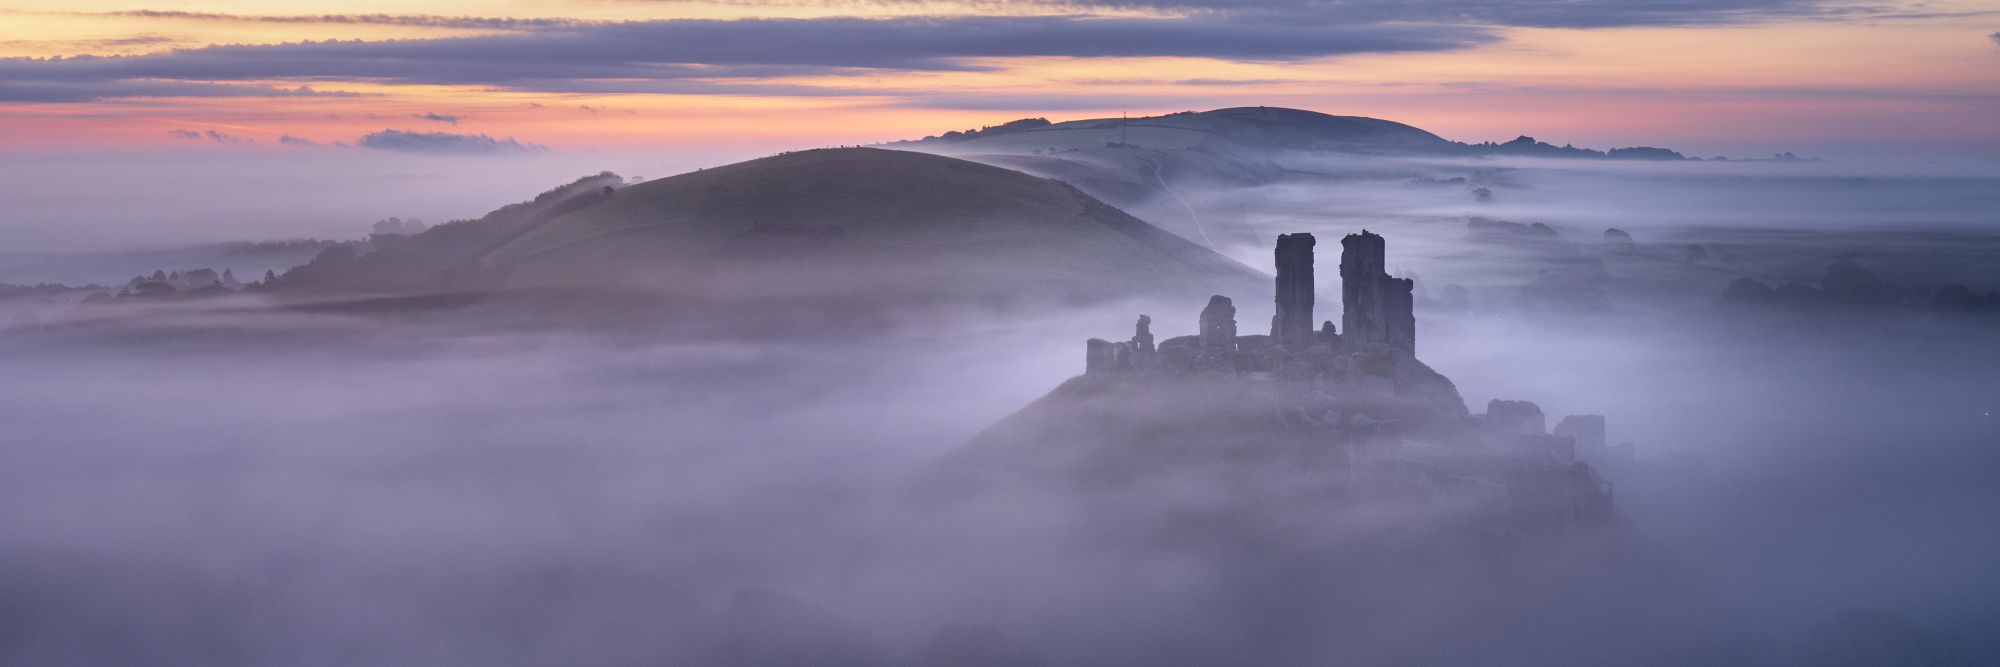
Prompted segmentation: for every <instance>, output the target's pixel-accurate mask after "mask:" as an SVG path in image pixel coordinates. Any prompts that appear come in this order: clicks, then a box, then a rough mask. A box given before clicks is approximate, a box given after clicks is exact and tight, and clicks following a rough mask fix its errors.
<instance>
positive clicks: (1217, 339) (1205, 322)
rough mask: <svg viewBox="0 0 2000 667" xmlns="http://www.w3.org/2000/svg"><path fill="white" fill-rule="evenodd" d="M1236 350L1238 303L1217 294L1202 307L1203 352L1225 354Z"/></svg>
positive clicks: (1209, 298)
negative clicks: (1205, 306) (1206, 305)
mask: <svg viewBox="0 0 2000 667" xmlns="http://www.w3.org/2000/svg"><path fill="white" fill-rule="evenodd" d="M1235 351H1236V304H1235V302H1232V301H1230V300H1229V297H1226V296H1222V295H1220V294H1217V295H1215V296H1211V297H1208V307H1207V308H1203V309H1201V352H1202V354H1207V355H1224V354H1229V353H1231V352H1235Z"/></svg>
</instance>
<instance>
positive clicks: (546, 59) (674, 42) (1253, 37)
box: [0, 16, 1497, 101]
mask: <svg viewBox="0 0 2000 667" xmlns="http://www.w3.org/2000/svg"><path fill="white" fill-rule="evenodd" d="M1495 39H1497V37H1496V36H1495V35H1494V34H1493V33H1492V31H1491V30H1489V29H1487V28H1481V27H1467V26H1452V25H1422V24H1377V25H1347V24H1331V23H1299V22H1289V21H1267V20H1260V19H1237V18H1218V17H1210V18H1097V17H1087V16H1024V17H993V16H965V17H947V18H935V17H909V18H896V19H858V18H830V19H749V20H671V21H651V22H636V23H612V24H591V25H580V26H568V27H563V28H558V29H547V30H536V31H530V32H520V33H505V34H496V35H484V36H476V37H459V38H448V39H419V40H396V41H375V42H364V41H326V42H303V43H295V44H274V45H227V46H210V47H204V48H198V49H187V50H180V51H171V52H165V53H158V54H147V55H136V56H114V57H95V56H85V57H75V58H62V59H45V60H43V59H9V60H0V89H5V88H6V87H9V86H13V87H20V88H19V90H18V91H17V92H16V93H15V94H14V95H12V96H11V99H13V100H14V101H34V97H35V96H34V95H33V94H32V91H33V90H36V89H35V88H32V87H25V86H28V84H40V85H44V86H46V85H51V84H62V85H79V84H91V85H97V86H101V87H106V88H115V87H117V86H137V85H140V84H145V85H154V86H157V85H159V82H200V83H216V82H241V81H351V80H367V81H380V82H390V83H418V84H446V85H451V84H458V85H487V86H495V87H503V88H509V87H521V88H528V89H542V90H546V89H550V88H559V87H561V86H562V85H563V83H564V82H589V81H619V82H632V81H668V80H681V81H716V80H724V79H737V80H741V79H759V78H770V77H774V76H787V75H805V74H826V73H840V72H848V71H858V70H904V71H909V70H922V71H950V70H981V69H986V68H989V67H991V66H992V65H991V63H989V62H987V61H988V60H990V59H1001V58H1017V57H1041V56H1047V57H1076V58H1104V57H1155V56H1168V57H1194V58H1214V59H1222V60H1236V61H1290V60H1302V59H1310V58H1318V57H1326V56H1335V55H1343V54H1353V53H1380V52H1401V51H1441V50H1450V49H1458V48H1465V47H1469V46H1474V45H1478V44H1483V43H1488V42H1491V41H1494V40H1495ZM114 84H115V85H114ZM551 84H553V85H551ZM99 96H100V97H117V96H121V95H120V94H118V93H117V91H115V90H104V91H100V93H99ZM56 97H59V98H60V99H49V100H45V101H74V100H75V99H76V97H77V93H74V92H72V93H68V94H64V95H59V96H56Z"/></svg>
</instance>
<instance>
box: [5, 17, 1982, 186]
mask: <svg viewBox="0 0 2000 667" xmlns="http://www.w3.org/2000/svg"><path fill="white" fill-rule="evenodd" d="M0 56H4V57H5V59H4V60H0V151H6V152H16V153H23V152H88V151H125V150H143V151H174V150H204V151H214V150H224V149H227V150H238V151H286V150H308V149H348V148H355V149H359V148H365V147H367V146H366V144H365V143H363V141H362V138H363V137H365V136H367V135H370V134H371V133H376V132H381V131H384V130H398V131H404V132H421V133H444V134H454V135H468V136H477V135H485V138H488V139H492V140H495V141H499V142H505V141H507V140H512V143H511V144H506V146H507V147H508V148H510V149H511V148H512V147H514V146H518V147H521V148H522V149H524V150H541V149H544V148H545V149H548V150H552V151H569V150H599V151H612V150H628V149H629V150H650V149H674V148H690V149H695V148H698V149H707V150H738V149H740V150H763V149H777V148H786V147H798V146H813V145H830V144H854V143H872V142H878V141H886V140H893V139H900V138H911V137H919V136H922V135H925V134H935V133H938V132H942V131H944V130H948V129H959V128H966V127H976V126H980V125H986V124H994V123H999V122H1002V121H1006V120H1009V119H1013V118H1019V117H1025V116H1045V117H1049V118H1052V119H1055V120H1063V119H1074V118H1084V117H1093V116H1106V115H1111V116H1115V115H1117V114H1119V113H1121V112H1130V113H1132V114H1134V115H1141V114H1154V113H1161V112H1171V111H1179V110H1186V109H1207V108H1216V107H1225V106H1240V105H1277V106H1293V107H1301V108H1309V109H1314V110H1319V111H1325V112H1328V113H1335V114H1344V115H1365V116H1374V117H1380V118H1388V119H1392V120H1397V121H1401V122H1406V123H1410V124H1413V125H1417V126H1419V127H1423V128H1425V129H1428V130H1431V131H1433V132H1436V133H1438V134H1441V135H1443V136H1445V137H1447V138H1450V139H1456V140H1461V141H1475V142H1476V141H1487V140H1496V141H1504V140H1506V139H1511V138H1513V137H1514V136H1515V135H1517V134H1531V135H1534V136H1536V137H1538V138H1541V139H1544V140H1548V141H1551V142H1554V143H1557V144H1563V143H1575V144H1577V145H1580V146H1593V147H1599V148H1603V147H1611V146H1627V145H1655V146H1670V147H1674V148H1679V149H1682V150H1684V151H1687V152H1688V153H1689V154H1691V155H1702V156H1707V155H1712V154H1732V155H1735V154H1746V155H1755V154H1762V153H1768V152H1769V151H1771V150H1777V149H1786V150H1797V151H1801V152H1806V151H1812V152H1816V153H1822V154H1825V153H1831V154H1841V153H1843V152H1845V153H1848V154H1853V153H1856V152H1866V151H1872V150H1900V151H1904V152H1918V153H1921V152H1926V151H1935V152H1943V153H1952V152H1958V153H1968V152H1972V153H1977V152H1980V151H1987V152H1990V151H1992V150H1994V149H1995V148H2000V2H1994V1H1991V0H1989V1H1983V2H1980V1H1966V0H1946V1H1939V2H1893V1H1885V2H1815V1H1810V0H1651V1H1648V2H1643V3H1635V2H1623V1H1613V0H1600V1H1591V0H1582V1H1570V2H1560V3H1556V2H1523V1H1519V0H1469V1H1465V2H1453V1H1449V0H1425V1H1419V2H1395V1H1388V0H1358V1H1348V2H1316V1H1312V0H1289V1H1287V0H1280V1H1274V2H1265V3H1223V2H1216V1H1214V0H1161V1H1157V2H1156V1H1149V0H1130V1H1127V0H1107V1H1105V2H1047V3H1044V2H976V3H953V2H923V1H909V2H897V1H889V2H870V1H867V0H854V1H845V2H787V1H771V2H758V1H755V0H751V1H748V2H745V1H740V0H739V1H734V2H700V1H693V0H690V1H674V0H661V1H647V0H502V1H495V2H474V1H471V0H428V1H421V0H420V1H410V2H382V1H361V2H333V1H328V0H297V1H288V2H275V1H256V0H233V1H232V0H184V1H170V0H160V1H158V2H151V3H148V2H144V1H143V0H141V1H137V2H135V1H132V0H72V1H70V2H64V3H51V2H20V1H18V0H7V1H4V2H0Z"/></svg>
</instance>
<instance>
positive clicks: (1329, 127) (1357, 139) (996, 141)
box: [897, 107, 1688, 160]
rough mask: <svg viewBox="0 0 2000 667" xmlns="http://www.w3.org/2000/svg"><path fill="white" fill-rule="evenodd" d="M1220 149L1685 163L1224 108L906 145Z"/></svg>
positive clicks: (1645, 154) (984, 131)
mask: <svg viewBox="0 0 2000 667" xmlns="http://www.w3.org/2000/svg"><path fill="white" fill-rule="evenodd" d="M1225 142H1226V143H1228V144H1231V145H1234V146H1237V147H1242V148H1247V149H1253V150H1266V151H1268V150H1292V151H1325V152H1338V153H1376V154H1434V155H1516V156H1531V157H1570V158H1608V159H1640V160H1683V159H1688V158H1686V157H1685V156H1683V155H1681V154H1680V153H1679V152H1676V151H1673V150H1669V149H1664V148H1652V147H1632V148H1614V149H1611V150H1609V151H1598V150H1592V149H1588V148H1576V147H1573V146H1554V145H1550V144H1547V143H1543V142H1539V141H1536V140H1534V139H1533V138H1530V137H1520V138H1518V139H1515V140H1513V141H1509V142H1505V143H1491V142H1486V143H1478V144H1468V143H1463V142H1457V141H1451V140H1448V139H1445V138H1443V137H1440V136H1438V135H1436V134H1433V133H1431V132H1428V131H1425V130H1423V129H1420V128H1417V127H1413V126H1410V125H1406V124H1403V123H1398V122H1395V121H1390V120H1382V119H1379V118H1368V117H1365V116H1335V115H1331V114H1325V113H1320V112H1317V111H1308V110H1304V109H1290V108H1285V107H1231V108H1226V109H1215V110H1212V111H1183V112H1179V113H1171V114H1166V115H1163V116H1145V117H1139V118H1093V119H1086V120H1074V121H1066V122H1061V123H1051V122H1049V121H1048V120H1046V119H1042V118H1026V119H1021V120H1016V121H1011V122H1007V123H1002V124H1000V125H995V126H990V127H986V128H981V129H977V130H964V131H952V132H946V133H944V134H941V135H935V136H929V137H924V138H923V139H918V140H914V141H907V142H897V145H901V144H915V145H918V146H921V147H923V148H925V149H927V150H928V149H934V148H935V149H940V150H948V151H951V152H999V153H1022V152H1026V153H1031V154H1039V153H1062V152H1067V151H1077V150H1088V149H1092V148H1115V147H1130V148H1152V149H1190V148H1210V147H1212V145H1213V144H1216V143H1225Z"/></svg>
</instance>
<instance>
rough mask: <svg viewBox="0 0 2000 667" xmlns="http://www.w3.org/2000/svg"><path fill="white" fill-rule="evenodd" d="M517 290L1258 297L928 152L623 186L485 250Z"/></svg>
mask: <svg viewBox="0 0 2000 667" xmlns="http://www.w3.org/2000/svg"><path fill="white" fill-rule="evenodd" d="M480 262H481V264H482V265H483V266H484V267H487V268H489V269H492V270H498V271H503V272H505V273H506V274H507V275H508V277H509V282H510V283H511V284H515V285H575V284H619V285H627V286H644V285H653V286H669V287H674V288H685V289H689V290H697V291H702V292H705V293H711V294H713V293H743V294H746V295H749V296H796V295H800V294H810V293H820V292H841V293H855V292H872V293H878V294H884V295H893V296H899V297H917V296H924V295H929V296H939V297H950V296H953V295H957V296H963V297H965V298H983V297H988V296H1007V295H1017V296H1020V297H1022V298H1026V299H1064V300H1089V299H1100V298H1118V297H1126V296H1140V295H1165V294H1187V293H1212V292H1234V293H1238V294H1249V293H1255V292H1252V291H1250V290H1256V291H1257V292H1261V291H1265V285H1264V284H1263V280H1264V279H1263V278H1262V276H1261V274H1259V273H1258V272H1256V271H1254V270H1252V269H1250V268H1248V267H1245V266H1243V265H1241V264H1238V263H1236V262H1234V261H1231V260H1228V259H1226V258H1224V257H1222V256H1221V255H1218V254H1216V253H1214V252H1212V251H1210V250H1208V249H1206V248H1203V247H1201V246H1199V245H1196V244H1194V243H1192V242H1190V241H1187V240H1185V239H1182V238H1180V237H1178V236H1175V235H1173V234H1170V233H1167V232H1164V231H1161V230H1159V229H1157V228H1155V227H1153V226H1152V225H1149V224H1146V223H1145V222H1142V221H1140V220H1138V219H1136V218H1133V217H1132V216H1130V215H1127V214H1125V213H1124V212H1122V211H1120V210H1118V209H1117V208H1115V207H1112V206H1110V205H1107V204H1105V203H1103V202H1101V201H1098V200H1097V199H1095V198H1093V197H1091V196H1089V195H1086V194H1084V193H1083V192H1081V191H1079V190H1077V189H1075V188H1073V187H1070V186H1069V185H1067V184H1064V183H1062V182H1060V181H1054V180H1049V179H1044V178H1036V177H1033V176H1029V175H1026V174H1022V173H1020V172H1016V171H1011V170H1007V169H1002V168H999V167H994V166H989V165H984V164H978V163H974V162H968V161H965V160H958V159H953V158H949V157H941V156H937V155H930V154H925V153H915V152H906V151H892V150H881V149H868V148H853V149H825V150H812V151H801V152H795V153H787V154H783V155H778V156H774V157H769V158H764V159H759V160H751V161H748V162H742V163H738V164H733V165H728V166H725V167H718V168H714V169H707V170H702V171H696V172H692V173H687V174H682V175H679V176H674V177H671V178H665V179H661V180H657V181H652V182H648V183H643V184H639V185H633V186H630V187H626V188H623V189H620V190H618V191H617V192H616V194H615V195H614V196H612V197H610V198H608V199H607V200H606V201H603V202H600V203H596V204H594V205H591V206H588V207H585V208H582V209H580V210H577V211H574V212H571V213H568V214H566V215H563V216H561V217H558V218H556V219H553V220H550V221H548V222H546V223H543V224H540V225H538V226H536V227H534V228H533V229H530V230H527V231H526V232H525V233H522V234H520V235H519V236H517V237H515V238H513V239H512V240H510V241H508V242H507V243H505V244H503V245H501V246H499V247H497V248H495V249H493V250H492V251H490V252H488V253H487V254H485V255H484V256H483V257H482V258H481V260H480Z"/></svg>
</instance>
